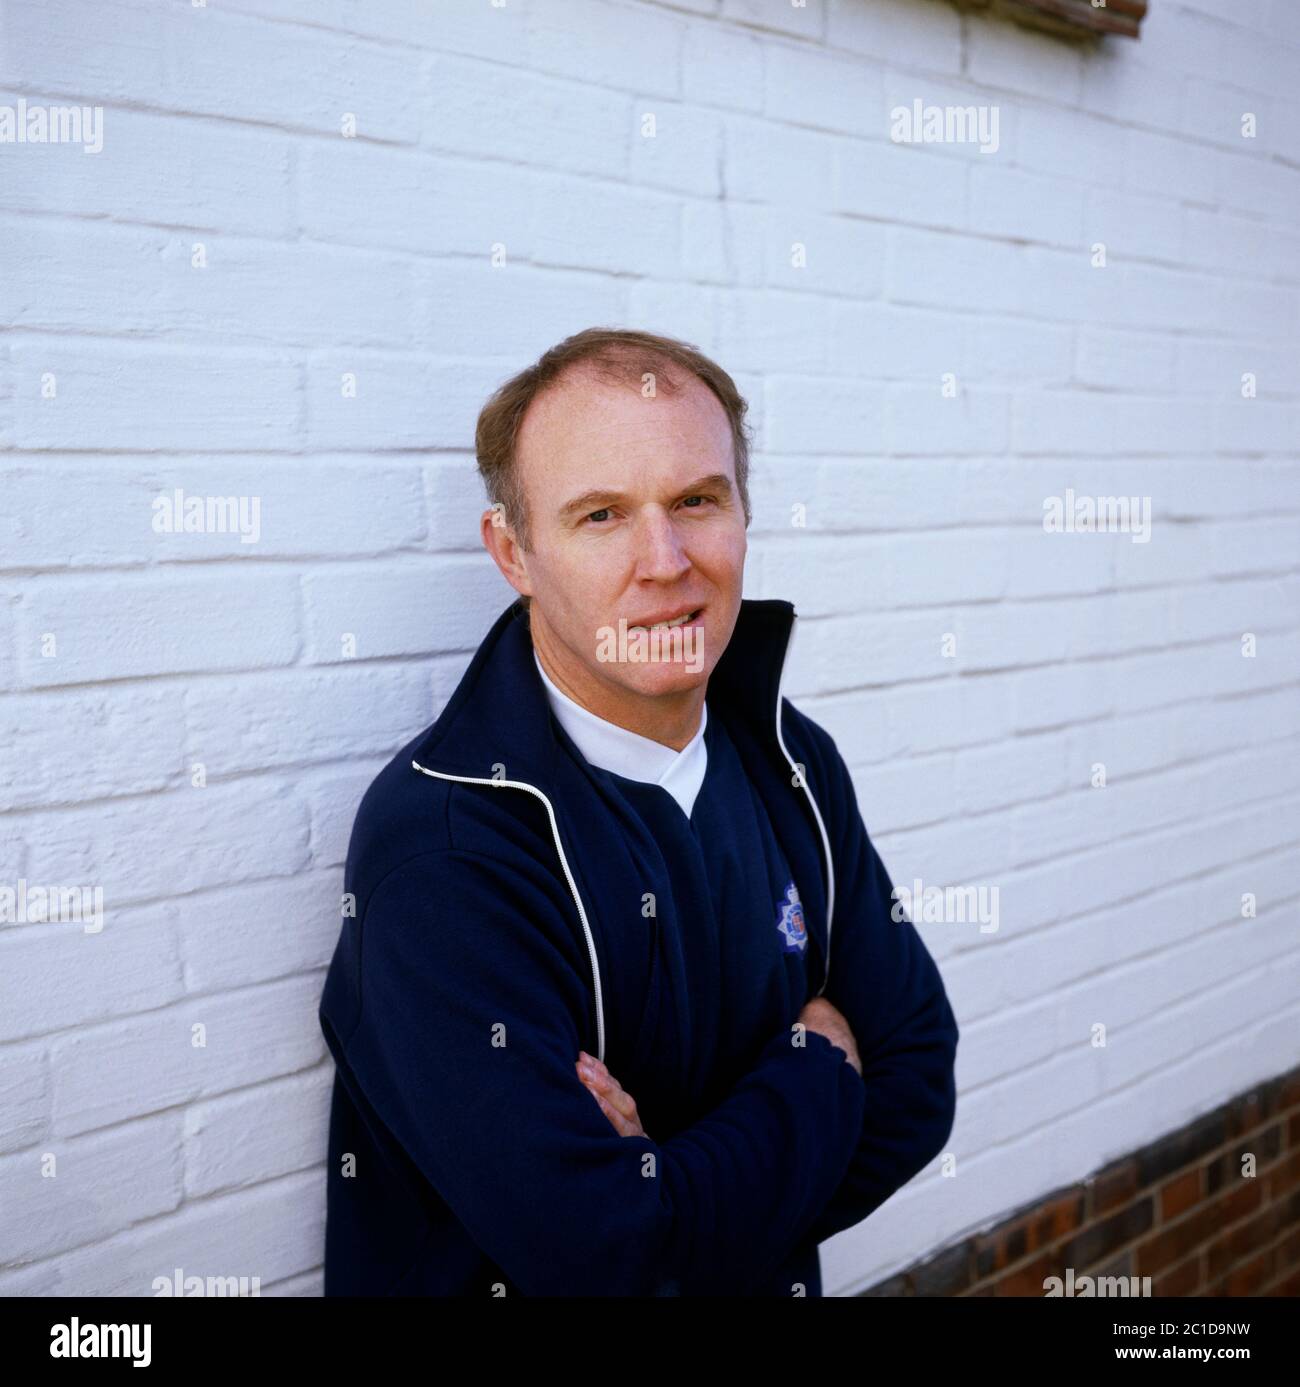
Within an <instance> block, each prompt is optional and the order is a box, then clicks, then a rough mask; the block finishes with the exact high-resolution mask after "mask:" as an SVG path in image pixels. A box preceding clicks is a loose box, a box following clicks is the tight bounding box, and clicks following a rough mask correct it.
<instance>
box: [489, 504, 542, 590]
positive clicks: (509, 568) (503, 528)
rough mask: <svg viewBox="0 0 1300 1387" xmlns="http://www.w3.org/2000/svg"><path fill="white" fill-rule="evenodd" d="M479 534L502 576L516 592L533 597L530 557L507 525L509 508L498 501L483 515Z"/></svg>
mask: <svg viewBox="0 0 1300 1387" xmlns="http://www.w3.org/2000/svg"><path fill="white" fill-rule="evenodd" d="M479 531H480V533H481V534H482V537H483V547H484V548H485V549H486V550H487V551H488V553H489V554H491V555H492V559H493V561H494V562H495V563H496V566H497V567H498V568H499V569H500V570H501V575H502V577H504V578H505V580H506V582H507V583H509V584H510V586H511V587H512V588H514V590H515V591H516V592H518V593H521V594H522V595H523V596H525V597H531V596H532V595H533V588H532V584H531V583H530V582H529V580H528V558H527V555H526V554H525V553H524V549H523V546H522V545H521V544H520V543H519V541H518V540H517V539H516V538H515V532H514V531H513V530H512V529H511V528H510V526H509V525H508V524H507V523H506V513H505V507H504V506H503V505H502V504H501V502H500V501H494V502H493V503H492V505H491V507H490V508H489V509H487V510H485V511H484V512H483V515H482V517H481V518H480V521H479Z"/></svg>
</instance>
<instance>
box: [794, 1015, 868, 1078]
mask: <svg viewBox="0 0 1300 1387" xmlns="http://www.w3.org/2000/svg"><path fill="white" fill-rule="evenodd" d="M799 1020H800V1022H801V1023H802V1024H803V1025H804V1026H805V1027H807V1029H808V1030H810V1031H816V1032H818V1034H820V1035H824V1036H825V1037H826V1039H827V1040H829V1041H830V1043H831V1044H832V1045H838V1046H839V1048H840V1049H841V1050H843V1051H844V1053H845V1054H846V1055H847V1056H848V1057H849V1063H850V1064H851V1065H852V1066H853V1067H854V1069H856V1070H857V1071H858V1077H859V1078H861V1077H862V1059H861V1057H860V1056H859V1054H858V1044H857V1041H856V1040H854V1038H853V1031H852V1030H851V1029H850V1027H849V1023H848V1022H847V1021H846V1020H845V1019H844V1013H843V1012H842V1011H841V1010H840V1009H839V1008H838V1007H837V1006H835V1005H834V1003H832V1002H828V1001H827V1000H826V998H825V997H814V998H813V999H812V1001H811V1002H809V1003H807V1005H806V1006H805V1007H804V1009H803V1010H802V1011H801V1012H800V1013H799Z"/></svg>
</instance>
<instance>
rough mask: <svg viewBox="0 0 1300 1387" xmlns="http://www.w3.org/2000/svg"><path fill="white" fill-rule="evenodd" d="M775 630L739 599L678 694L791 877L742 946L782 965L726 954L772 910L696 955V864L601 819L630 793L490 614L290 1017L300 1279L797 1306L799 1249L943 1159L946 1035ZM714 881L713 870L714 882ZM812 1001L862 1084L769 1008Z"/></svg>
mask: <svg viewBox="0 0 1300 1387" xmlns="http://www.w3.org/2000/svg"><path fill="white" fill-rule="evenodd" d="M795 620H796V618H795V613H794V608H793V607H792V606H791V604H790V603H788V602H783V601H754V600H745V601H743V602H742V603H741V609H740V614H739V617H738V618H737V622H736V627H735V631H734V633H733V635H732V639H731V641H730V643H729V644H728V646H727V649H726V650H725V651H724V652H723V655H722V657H721V659H720V660H719V661H718V663H717V665H716V667H715V668H714V671H713V673H712V675H711V677H710V679H709V685H708V690H707V700H708V708H709V728H708V729H707V731H706V740H709V743H710V766H709V774H710V775H712V774H713V773H714V771H715V765H716V766H717V767H719V768H721V767H723V766H730V767H731V768H732V778H731V780H730V781H727V782H725V783H726V784H727V785H728V786H729V787H730V790H729V791H728V793H730V792H731V791H734V789H735V787H736V786H737V785H739V786H740V788H741V790H742V792H743V793H744V794H745V797H746V798H747V799H748V798H749V796H750V795H752V796H753V799H752V801H750V802H751V803H752V804H753V806H755V808H754V810H753V811H747V813H748V817H747V819H746V820H745V821H746V822H749V823H757V822H760V821H761V822H762V823H763V825H764V828H763V842H764V843H766V844H769V845H770V847H771V852H770V854H769V855H770V856H772V857H773V858H776V859H778V860H779V866H778V867H774V868H771V869H770V870H772V871H775V872H777V873H779V874H780V875H784V873H785V871H786V870H787V865H788V871H789V873H790V875H791V877H792V878H793V883H795V884H797V892H791V894H790V898H789V899H790V900H793V901H797V902H798V904H799V906H800V907H801V910H802V918H801V919H799V918H797V912H796V915H795V916H793V917H791V916H790V912H791V911H792V910H795V907H793V906H791V905H790V904H789V902H788V901H787V903H786V906H785V913H786V917H787V920H786V921H784V922H783V928H784V929H785V932H786V935H787V937H788V938H789V939H790V940H792V941H793V942H794V943H798V944H799V945H800V946H801V947H799V948H794V947H793V946H792V947H791V948H790V952H789V953H788V955H787V957H786V960H785V961H784V962H781V961H778V962H776V963H774V964H770V963H763V965H762V966H763V968H765V969H768V968H776V969H778V970H779V972H771V971H767V972H762V973H760V972H758V971H756V969H757V968H758V966H759V965H758V964H757V963H751V956H753V957H754V958H755V959H756V958H757V957H758V956H759V955H760V954H762V956H763V958H764V959H766V958H767V957H768V955H767V954H765V953H763V949H761V948H760V947H759V946H758V941H759V939H760V937H761V939H762V940H763V941H767V943H766V945H765V947H775V946H773V945H771V943H770V941H771V939H772V938H773V936H772V935H771V933H770V932H769V927H770V923H771V921H770V919H769V920H765V921H763V922H761V924H759V923H758V922H750V921H747V920H743V919H742V920H735V919H727V920H725V921H724V922H722V923H723V926H724V927H725V928H724V932H725V933H726V935H727V940H728V941H729V947H730V954H728V952H727V947H726V945H720V946H718V947H717V948H713V949H712V955H717V956H718V958H719V959H720V960H721V961H720V962H716V963H715V967H714V971H713V972H712V973H709V974H706V975H705V981H704V982H701V977H700V975H699V972H698V969H697V970H696V975H694V976H692V974H691V972H690V970H688V968H687V967H686V965H685V964H684V962H683V960H684V957H686V956H687V955H688V954H689V951H690V950H689V948H684V945H690V946H692V947H695V948H696V949H697V951H698V950H699V948H700V945H699V943H698V940H699V931H700V929H701V920H702V919H703V918H704V917H705V912H706V911H708V910H710V909H711V905H710V902H709V901H708V900H707V899H704V898H702V894H701V891H700V888H699V887H698V880H699V878H700V876H701V875H702V874H699V873H697V874H695V875H694V876H692V877H691V878H690V880H687V881H684V880H683V876H682V872H681V871H680V870H678V871H677V872H676V874H675V875H674V871H673V870H672V869H670V865H669V864H670V863H671V862H672V861H673V854H672V853H671V852H667V853H666V852H665V851H663V850H662V844H661V843H657V842H656V841H655V838H654V836H653V835H652V834H650V833H648V832H644V831H639V830H638V828H637V823H638V822H639V821H638V820H635V819H628V818H625V817H622V816H620V814H619V813H618V812H616V809H615V804H616V801H615V799H614V798H611V796H612V795H613V793H614V787H615V786H617V785H619V784H621V785H622V786H623V787H624V788H625V789H626V790H627V791H628V792H629V793H631V792H632V791H633V789H634V788H635V787H634V786H633V785H632V783H631V782H627V781H622V780H621V779H620V778H618V777H610V776H609V775H608V773H606V772H602V771H597V769H596V768H594V767H591V766H590V765H589V764H588V763H587V762H586V761H585V759H584V758H582V756H581V754H580V753H579V752H578V751H577V748H576V747H575V746H574V745H573V743H572V742H571V740H570V739H569V738H568V735H567V734H566V733H565V732H564V730H563V729H562V728H561V727H560V725H559V724H558V723H557V722H556V721H555V720H554V718H553V717H552V715H551V712H550V708H549V705H548V703H547V699H546V691H545V688H544V687H543V685H542V681H541V679H540V677H539V675H538V673H537V669H536V666H535V664H534V661H533V655H532V638H531V635H530V633H529V629H528V617H527V611H526V608H525V607H524V606H523V604H522V603H520V602H519V601H515V602H512V603H511V605H510V606H509V607H507V608H506V610H505V611H503V612H502V614H501V615H500V617H499V618H498V619H497V621H496V622H495V623H494V625H493V626H492V629H491V630H490V631H489V632H488V634H487V636H486V637H485V639H484V641H483V643H482V645H481V646H480V647H479V649H478V651H477V653H476V654H475V656H474V658H473V660H472V661H471V663H470V665H469V668H468V669H467V671H466V672H465V675H464V677H463V678H462V680H461V682H460V684H459V686H458V687H457V689H456V691H455V692H454V694H453V695H452V697H451V699H450V700H449V701H448V703H447V706H446V708H445V709H444V710H443V713H442V715H441V716H440V717H439V718H438V719H437V721H436V722H435V723H434V724H433V725H432V727H431V728H428V729H426V730H425V731H424V732H422V733H421V734H420V735H419V736H418V737H416V738H415V740H414V741H412V742H411V743H409V744H408V745H407V746H406V747H404V748H403V749H402V750H401V751H400V752H399V753H398V754H397V755H396V756H395V757H394V759H393V760H392V761H391V762H390V763H389V764H388V766H387V767H385V769H384V770H383V771H381V772H380V774H379V775H378V776H377V777H376V779H375V780H374V782H373V783H372V785H371V786H370V788H369V790H368V791H367V792H366V795H365V797H364V799H363V800H362V803H361V807H360V809H359V811H358V813H357V818H356V823H355V825H354V827H353V832H352V840H351V844H350V847H349V851H348V859H347V866H346V873H345V883H344V886H345V892H346V895H345V902H348V901H350V902H352V903H353V908H352V911H351V912H349V911H348V908H347V906H346V905H345V919H344V922H343V927H342V932H341V935H340V938H339V942H338V946H337V948H336V950H335V954H334V958H333V961H332V962H331V965H330V968H329V972H328V976H327V977H326V980H325V988H324V993H323V996H322V1000H321V1007H320V1020H321V1026H322V1029H323V1031H324V1034H325V1037H326V1040H327V1043H328V1045H329V1048H330V1051H331V1053H332V1055H333V1057H334V1060H335V1063H336V1076H335V1082H334V1092H333V1103H332V1110H331V1117H330V1132H329V1165H328V1173H327V1220H326V1238H325V1241H326V1250H325V1293H326V1295H469V1296H473V1295H484V1296H491V1295H501V1294H512V1293H513V1294H523V1295H529V1296H533V1295H561V1296H575V1295H599V1296H629V1295H760V1296H761V1295H783V1296H792V1295H820V1294H821V1274H820V1265H819V1260H818V1253H817V1244H818V1243H819V1242H820V1241H822V1240H824V1239H826V1238H828V1237H830V1236H832V1235H833V1234H834V1233H837V1232H839V1231H840V1230H841V1229H844V1228H848V1227H850V1226H851V1225H853V1224H855V1223H857V1222H859V1221H860V1220H862V1219H864V1218H865V1217H866V1216H867V1215H868V1214H870V1213H871V1211H872V1210H873V1209H875V1208H877V1207H878V1206H879V1205H880V1204H882V1203H883V1202H884V1201H885V1200H886V1199H888V1198H889V1196H890V1195H891V1194H893V1193H894V1191H895V1190H897V1189H898V1188H899V1187H900V1186H901V1185H903V1184H905V1183H906V1182H907V1181H908V1180H909V1179H910V1178H911V1177H912V1176H913V1175H915V1174H916V1173H917V1172H918V1171H919V1170H921V1169H922V1168H923V1167H924V1166H925V1165H926V1164H927V1163H928V1162H929V1161H930V1160H931V1159H932V1158H933V1157H934V1156H935V1155H937V1154H938V1152H939V1151H940V1150H941V1148H942V1146H943V1143H944V1142H945V1141H946V1140H947V1138H948V1135H949V1132H950V1131H951V1129H952V1123H953V1117H954V1112H955V1094H954V1082H953V1062H954V1058H955V1055H956V1047H957V1039H958V1031H957V1024H956V1021H955V1019H954V1017H953V1013H952V1010H951V1008H950V1006H949V1003H948V998H947V996H946V994H945V992H944V988H943V984H942V981H941V979H940V977H939V973H938V970H937V969H936V967H935V964H934V961H933V959H932V958H931V956H930V954H929V952H928V950H927V949H926V947H925V945H924V943H923V942H922V940H921V938H920V936H919V934H918V933H917V932H916V930H915V928H914V927H913V925H912V924H911V923H910V921H909V920H908V919H907V917H906V916H905V915H902V918H900V919H899V920H897V921H896V920H894V919H892V918H891V908H892V906H893V900H892V897H891V890H892V887H891V883H890V880H889V877H888V875H887V873H886V871H885V868H884V865H883V864H882V862H881V860H880V857H879V855H878V854H877V852H876V850H875V848H874V846H873V845H872V843H871V841H870V839H869V838H868V836H867V833H866V829H865V827H864V826H863V823H862V819H861V816H860V814H859V812H858V808H857V803H856V799H855V796H854V791H853V785H852V782H851V780H850V777H849V772H848V769H847V767H846V766H845V764H844V761H843V759H842V758H841V756H840V754H839V752H838V751H837V749H836V747H835V744H834V743H833V742H832V740H831V738H830V736H829V735H828V734H827V733H826V732H825V731H824V730H823V729H822V728H821V727H819V726H818V725H817V724H816V723H815V722H813V721H812V720H811V719H810V718H807V717H805V716H804V715H803V714H801V713H800V712H799V711H798V710H797V709H796V708H795V707H794V706H793V705H792V704H791V703H790V702H789V700H788V699H785V698H784V697H783V696H782V693H781V680H782V673H783V670H784V668H785V663H786V656H787V651H788V646H789V643H790V640H791V637H792V633H793V630H794V625H795ZM724 752H725V758H726V759H725V760H724V761H719V760H717V759H716V758H717V757H719V756H722V755H723V753H724ZM742 767H743V775H742V773H741V768H742ZM719 773H721V771H719ZM746 779H747V780H748V786H746V785H745V780H746ZM709 784H710V781H709V779H708V777H706V782H705V788H704V789H703V790H702V791H701V798H703V797H704V795H705V793H706V792H707V790H708V787H709ZM640 788H641V791H642V792H644V793H643V795H642V798H643V800H644V802H645V803H646V804H647V805H651V806H654V805H658V806H663V805H671V800H670V797H669V796H668V794H667V792H666V791H664V790H663V789H662V788H660V787H655V786H643V787H640ZM713 793H714V794H715V795H717V794H721V793H723V792H722V791H720V790H714V791H713ZM653 796H659V797H660V799H659V800H657V801H656V800H654V799H653ZM698 803H699V801H697V804H698ZM656 812H669V810H667V809H662V810H657V811H656ZM671 812H672V813H675V814H678V815H679V820H680V821H679V822H677V823H675V824H673V825H670V827H672V828H673V830H674V831H675V832H682V831H683V827H684V825H685V823H686V821H685V819H684V818H680V810H679V809H678V808H677V807H676V806H675V805H672V806H671ZM737 812H738V813H739V810H738V811H737ZM710 813H711V814H712V819H711V821H710V822H711V828H710V830H709V832H710V833H711V834H714V833H722V834H725V833H726V820H727V818H728V814H727V813H726V812H725V809H723V808H722V807H720V806H718V805H714V807H713V808H712V809H711V810H710ZM691 822H692V826H694V825H695V816H694V815H692V820H691ZM753 841H755V842H757V841H758V839H757V838H755V839H754V840H753ZM710 842H711V839H710V838H709V837H705V839H704V841H703V843H702V845H701V846H702V848H703V849H704V853H705V860H708V848H709V845H710ZM686 843H687V840H685V839H682V840H679V846H682V845H684V844H686ZM777 845H779V847H777ZM760 855H762V854H761V853H760ZM761 869H762V864H761V863H755V864H754V870H753V873H752V874H751V875H753V876H754V877H755V878H757V877H759V876H761V875H762V870H761ZM744 876H745V873H744V872H738V871H736V870H735V867H734V865H733V867H732V869H731V871H730V876H729V878H728V879H729V880H730V881H731V882H732V891H733V894H732V896H731V897H730V900H731V901H732V902H735V901H736V900H737V899H738V897H737V895H736V894H735V893H736V892H738V891H743V890H744V887H743V885H738V884H737V883H738V882H742V881H743V878H744ZM773 879H776V878H773ZM763 880H764V884H762V885H760V886H759V887H758V888H757V890H758V893H759V894H758V895H757V896H756V897H755V899H757V900H761V901H769V900H770V899H771V897H770V895H769V894H767V890H768V888H767V886H766V884H765V883H766V880H767V878H766V877H764V879H763ZM691 881H696V883H697V885H696V889H695V894H694V897H693V896H692V887H691ZM703 894H704V895H707V888H705V889H704V892H703ZM732 913H733V914H734V913H735V911H734V909H733V911H732ZM746 913H748V912H746ZM900 914H901V912H900ZM708 918H709V919H713V916H712V915H710V916H709V917H708ZM790 919H793V924H791V923H789V920H790ZM747 929H753V930H754V931H755V932H754V933H753V934H752V936H751V935H749V934H746V933H745V931H746V930H747ZM692 931H695V933H694V934H692ZM759 931H761V935H760V932H759ZM751 937H752V939H753V940H754V941H755V942H754V944H752V945H751V944H750V942H749V941H750V939H751ZM738 944H739V947H737V945H738ZM710 947H712V946H710ZM712 955H710V956H712ZM697 956H698V955H697ZM773 957H774V958H778V959H779V955H773ZM742 991H743V992H744V993H745V995H746V998H747V999H750V1000H747V1001H746V1004H745V1005H744V1006H741V1005H739V1003H738V999H739V997H740V994H741V992H742ZM818 994H820V995H823V996H825V997H826V998H827V1000H829V1001H831V1002H832V1003H834V1005H835V1006H837V1007H838V1008H839V1009H840V1010H841V1011H842V1012H843V1013H844V1016H845V1018H846V1019H847V1021H848V1023H849V1025H850V1026H851V1028H852V1030H853V1034H854V1038H855V1040H856V1042H857V1046H858V1050H859V1054H860V1057H861V1061H862V1075H861V1076H859V1075H858V1073H857V1072H856V1070H855V1069H854V1068H853V1066H852V1065H850V1064H849V1063H848V1060H847V1056H846V1055H845V1053H844V1051H843V1050H841V1049H840V1048H838V1047H837V1046H835V1045H833V1044H831V1042H830V1041H829V1040H828V1039H826V1037H825V1036H823V1035H820V1034H819V1033H817V1032H815V1031H809V1030H805V1029H803V1028H802V1027H799V1026H798V1025H796V1024H795V1023H796V1019H797V1017H798V1014H799V1011H800V1010H801V1009H802V1007H803V1005H804V1003H805V1002H806V1001H807V1000H809V999H810V998H811V997H813V996H815V995H818ZM720 1015H721V1016H723V1017H724V1018H725V1024H723V1025H722V1026H721V1027H720V1026H719V1022H718V1017H719V1016H720ZM724 1042H725V1043H724ZM580 1049H585V1050H586V1051H588V1052H589V1053H591V1054H594V1055H597V1056H598V1057H599V1058H601V1059H602V1060H603V1061H604V1062H605V1063H606V1065H608V1067H609V1069H610V1071H611V1073H612V1074H613V1075H614V1076H615V1078H616V1079H617V1080H618V1081H619V1083H620V1084H621V1085H622V1086H623V1088H624V1089H626V1090H627V1091H628V1092H629V1093H630V1094H631V1095H632V1096H633V1097H634V1098H635V1099H636V1100H637V1108H638V1114H639V1116H640V1119H641V1122H642V1124H643V1126H644V1128H645V1131H646V1135H645V1136H635V1137H624V1136H619V1135H618V1134H617V1133H616V1132H615V1130H614V1128H613V1127H612V1125H611V1124H610V1122H609V1120H608V1119H607V1118H606V1117H605V1115H604V1113H603V1112H602V1111H601V1110H600V1108H599V1106H598V1105H597V1103H596V1101H595V1099H594V1098H593V1096H592V1095H591V1093H590V1092H589V1091H588V1090H587V1089H586V1087H585V1086H584V1085H583V1084H582V1082H581V1080H580V1079H579V1077H578V1075H577V1071H576V1070H575V1068H574V1062H575V1060H576V1059H577V1057H578V1051H579V1050H580Z"/></svg>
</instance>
